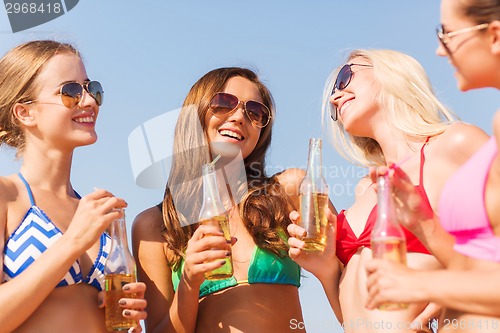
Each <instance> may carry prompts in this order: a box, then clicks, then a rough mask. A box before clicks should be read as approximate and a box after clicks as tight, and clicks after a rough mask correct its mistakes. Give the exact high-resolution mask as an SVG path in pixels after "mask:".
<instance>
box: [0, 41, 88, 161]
mask: <svg viewBox="0 0 500 333" xmlns="http://www.w3.org/2000/svg"><path fill="white" fill-rule="evenodd" d="M60 53H71V54H75V55H76V56H78V57H79V58H81V56H80V53H79V52H78V51H77V50H76V49H75V48H74V47H73V46H72V45H69V44H64V43H59V42H56V41H52V40H37V41H31V42H27V43H25V44H21V45H19V46H16V47H15V48H13V49H12V50H10V51H9V52H7V53H6V54H5V55H4V56H3V57H2V59H0V146H1V145H4V144H5V145H8V146H11V147H13V148H16V150H17V154H16V155H17V156H18V157H19V155H21V154H22V152H23V150H24V146H25V137H24V134H23V131H22V129H21V127H20V126H19V123H18V121H17V119H16V118H15V116H14V114H13V107H14V105H15V104H16V103H25V102H27V101H30V100H33V99H35V97H36V94H37V93H38V91H39V89H40V86H39V85H38V83H37V77H38V75H40V73H41V72H42V69H43V67H44V65H45V64H46V63H47V62H48V61H49V60H50V59H51V58H52V57H53V56H54V55H56V54H60Z"/></svg>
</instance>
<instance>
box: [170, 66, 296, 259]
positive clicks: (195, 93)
mask: <svg viewBox="0 0 500 333" xmlns="http://www.w3.org/2000/svg"><path fill="white" fill-rule="evenodd" d="M233 77H242V78H245V79H247V80H249V81H251V82H252V83H253V84H255V86H256V87H257V88H258V90H259V92H260V95H261V98H262V102H263V104H265V105H266V106H267V107H268V108H269V110H271V114H272V118H271V122H270V123H269V124H268V125H267V126H266V127H264V128H263V129H262V130H261V133H260V137H259V140H258V142H257V145H256V147H255V149H254V150H253V151H252V153H251V154H250V155H249V156H248V157H247V158H245V160H244V164H245V171H246V177H247V179H248V184H243V185H245V186H248V194H247V195H246V197H245V198H243V201H242V202H241V203H240V204H239V208H240V215H241V217H242V219H243V222H244V223H245V226H246V227H247V229H248V231H249V232H250V234H251V235H252V237H253V238H254V241H255V242H256V244H258V245H259V246H260V247H262V248H265V249H268V250H270V251H273V252H275V253H277V254H282V253H283V251H285V250H286V243H285V242H284V240H283V239H282V238H280V236H279V233H278V230H280V229H285V230H286V225H288V224H289V223H290V221H289V218H288V213H289V212H290V211H291V206H290V204H289V202H288V197H287V196H286V194H285V192H284V190H283V188H282V187H281V186H280V184H279V183H278V182H277V181H276V179H275V178H268V177H266V175H265V155H266V152H267V150H268V148H269V146H270V144H271V134H272V126H273V122H274V121H273V120H274V114H275V107H274V101H273V98H272V96H271V93H270V92H269V90H268V89H267V87H266V86H265V85H264V84H263V83H262V82H261V81H260V79H259V78H258V77H257V75H256V74H255V73H254V72H253V71H251V70H249V69H246V68H241V67H226V68H218V69H215V70H212V71H210V72H208V73H207V74H205V75H204V76H203V77H202V78H200V79H199V80H198V81H197V82H196V83H195V84H194V85H193V86H192V87H191V89H190V91H189V93H188V94H187V96H186V98H185V100H184V103H183V108H182V110H181V112H180V115H179V119H178V121H177V124H176V128H175V136H174V148H173V152H174V159H173V161H172V167H171V171H170V174H169V178H168V182H167V186H166V189H165V195H164V199H163V204H162V210H163V220H164V226H163V230H162V233H163V237H164V238H165V240H166V242H167V244H168V246H169V248H170V249H171V250H172V251H173V258H172V260H170V263H171V264H173V265H174V268H176V267H178V264H179V263H180V259H181V258H182V257H183V256H184V251H185V249H186V246H187V242H188V240H189V239H190V238H191V236H192V234H193V232H194V230H195V229H196V228H197V226H198V224H197V223H196V222H197V221H198V214H199V211H200V208H201V200H200V199H201V197H202V180H201V169H202V165H203V164H206V163H208V162H210V161H211V160H212V159H213V158H214V156H211V153H210V149H209V148H207V143H208V145H209V144H210V143H209V142H208V136H207V134H206V126H207V124H206V123H205V115H206V114H207V112H209V104H210V100H211V98H212V97H213V96H214V95H215V93H217V92H221V91H223V90H224V88H225V86H226V84H227V82H228V80H229V79H230V78H233ZM200 124H201V128H202V129H203V130H202V131H200V130H199V128H200ZM180 184H182V186H179V185H180ZM173 188H175V191H174V190H172V189H173ZM185 198H189V200H186V199H185ZM183 199H184V200H183ZM184 206H186V207H184ZM181 212H184V213H181Z"/></svg>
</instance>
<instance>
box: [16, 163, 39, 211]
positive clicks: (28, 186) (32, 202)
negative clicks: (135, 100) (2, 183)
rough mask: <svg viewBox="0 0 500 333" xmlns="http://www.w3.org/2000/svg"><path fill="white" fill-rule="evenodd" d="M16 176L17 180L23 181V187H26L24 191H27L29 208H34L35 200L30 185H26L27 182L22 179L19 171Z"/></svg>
mask: <svg viewBox="0 0 500 333" xmlns="http://www.w3.org/2000/svg"><path fill="white" fill-rule="evenodd" d="M17 175H18V176H19V178H20V179H21V180H22V181H23V183H24V185H25V186H26V190H27V191H28V196H29V197H30V202H31V206H36V205H35V199H34V198H33V193H32V192H31V187H30V185H29V184H28V182H27V181H26V179H24V177H23V175H22V174H21V172H20V171H19V172H18V173H17Z"/></svg>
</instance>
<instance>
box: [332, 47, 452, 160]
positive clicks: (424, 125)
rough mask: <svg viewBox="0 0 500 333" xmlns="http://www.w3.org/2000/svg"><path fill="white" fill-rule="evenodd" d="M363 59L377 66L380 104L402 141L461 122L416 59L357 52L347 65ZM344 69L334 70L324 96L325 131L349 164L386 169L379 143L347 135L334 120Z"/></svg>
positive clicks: (382, 52)
mask: <svg viewBox="0 0 500 333" xmlns="http://www.w3.org/2000/svg"><path fill="white" fill-rule="evenodd" d="M354 58H362V59H364V60H366V61H367V62H369V63H370V64H371V65H373V71H374V75H375V78H376V80H377V81H378V82H379V84H380V87H381V89H380V93H379V95H378V96H377V102H378V104H379V105H380V107H381V109H382V110H383V111H384V112H385V113H386V119H387V121H388V124H389V126H390V127H392V128H394V129H396V130H397V131H396V133H399V134H400V137H399V138H397V139H401V140H404V141H407V140H425V138H427V137H429V136H430V137H432V136H435V135H439V134H441V133H442V132H444V131H445V129H446V127H447V126H448V125H449V124H450V123H451V122H453V121H454V120H456V119H457V117H456V116H455V115H454V114H453V113H452V112H451V111H449V110H448V109H447V108H446V107H445V106H444V105H443V104H442V103H441V102H440V101H439V100H438V98H437V97H436V95H435V93H434V90H433V88H432V85H431V83H430V81H429V78H428V77H427V74H426V73H425V70H424V69H423V67H422V66H421V65H420V63H418V61H417V60H415V59H414V58H413V57H411V56H409V55H407V54H404V53H401V52H398V51H393V50H362V49H359V50H354V51H352V52H351V53H350V54H349V56H348V57H347V62H350V61H351V60H352V59H354ZM339 71H340V67H339V68H337V69H336V70H334V71H333V72H332V73H331V74H330V76H329V78H328V80H327V82H326V84H325V89H324V92H323V107H322V110H323V111H322V114H323V127H324V128H325V129H326V130H328V132H330V133H332V139H333V144H334V146H335V148H336V149H337V151H338V152H339V153H340V154H341V155H343V156H344V157H345V158H346V159H347V160H349V161H351V162H353V163H354V164H357V165H361V166H366V167H368V166H377V165H385V164H386V161H385V157H384V155H383V153H382V149H381V147H380V145H379V144H378V142H377V141H375V140H374V139H373V138H368V137H357V136H353V135H351V134H349V133H347V132H346V130H345V129H344V126H343V124H342V122H340V121H333V120H331V118H330V96H331V93H332V91H333V86H334V84H335V80H336V78H337V75H338V72H339Z"/></svg>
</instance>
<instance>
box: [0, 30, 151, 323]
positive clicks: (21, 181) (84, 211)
mask: <svg viewBox="0 0 500 333" xmlns="http://www.w3.org/2000/svg"><path fill="white" fill-rule="evenodd" d="M102 94H103V90H102V86H101V84H100V83H99V82H97V81H91V80H89V78H88V76H87V73H86V70H85V67H84V65H83V63H82V59H81V56H80V54H79V53H78V51H77V50H76V49H75V48H73V46H71V45H69V44H62V43H58V42H55V41H47V40H46V41H33V42H28V43H25V44H22V45H20V46H18V47H15V48H14V49H12V50H11V51H9V52H8V53H7V54H6V55H5V56H4V57H3V58H2V59H0V144H5V145H8V146H10V147H13V148H15V149H16V150H17V155H18V156H19V157H22V159H23V163H22V166H21V169H20V171H19V173H18V174H14V175H10V176H6V177H0V240H1V241H0V250H1V251H2V253H3V255H2V256H0V261H1V263H2V266H3V273H2V279H1V284H0V308H1V309H2V311H0V323H1V325H0V332H17V333H19V332H37V333H49V332H50V333H67V332H72V333H74V332H77V333H78V332H81V333H88V332H97V333H98V332H102V333H104V332H106V328H105V320H104V310H103V309H102V307H101V308H99V307H98V295H99V292H100V291H102V289H103V283H104V276H103V267H104V262H105V260H106V257H107V255H108V253H109V247H110V239H109V236H108V235H107V234H106V233H105V232H104V231H105V230H106V228H107V227H108V226H109V224H110V223H111V221H113V220H114V219H116V218H117V217H119V216H120V215H121V212H120V210H119V209H120V208H124V207H126V206H127V204H126V202H125V201H124V200H123V199H120V198H117V197H115V196H114V195H113V194H111V193H109V192H108V191H105V190H101V189H99V190H95V191H94V192H92V193H90V194H89V195H86V196H84V197H80V196H79V195H78V193H77V192H76V191H75V190H74V189H73V187H72V185H71V182H70V172H71V162H72V157H73V150H74V149H75V148H77V147H81V146H86V145H90V144H93V143H94V142H95V141H96V140H97V134H96V132H95V122H96V120H97V116H98V114H99V106H100V105H101V104H102V97H103V95H102ZM128 287H129V290H130V292H134V293H137V299H133V298H124V299H122V300H121V301H122V302H123V308H124V312H123V313H124V315H126V316H129V317H131V318H135V319H144V318H145V316H146V314H145V312H144V311H143V310H141V309H144V308H145V306H146V302H145V300H144V299H143V295H144V288H145V286H144V284H143V283H133V284H129V285H128ZM101 296H102V295H101ZM133 331H134V332H140V331H141V328H140V326H138V327H136V328H134V329H133Z"/></svg>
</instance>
